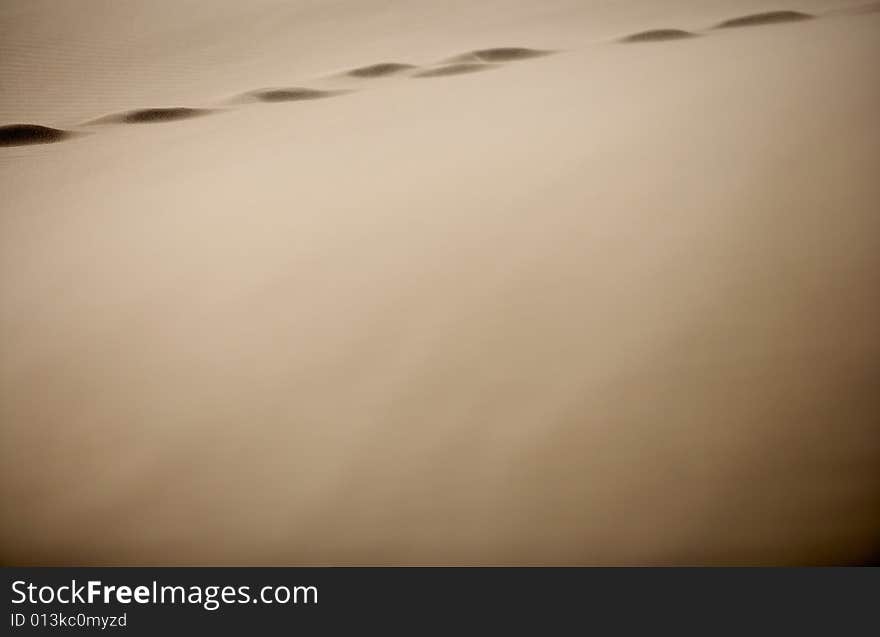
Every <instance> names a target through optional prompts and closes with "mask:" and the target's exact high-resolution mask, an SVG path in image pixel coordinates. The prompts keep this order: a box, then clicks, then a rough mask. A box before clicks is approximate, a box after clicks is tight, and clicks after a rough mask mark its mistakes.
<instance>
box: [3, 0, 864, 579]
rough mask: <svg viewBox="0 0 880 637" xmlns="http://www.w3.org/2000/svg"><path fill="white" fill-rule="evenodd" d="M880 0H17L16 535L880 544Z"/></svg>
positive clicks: (263, 545) (146, 540)
mask: <svg viewBox="0 0 880 637" xmlns="http://www.w3.org/2000/svg"><path fill="white" fill-rule="evenodd" d="M857 5H861V6H862V7H863V8H864V10H858V11H855V10H849V9H850V8H852V7H854V6H857ZM872 6H873V5H872ZM872 6H868V5H866V4H865V3H864V2H862V3H859V2H831V1H824V2H823V1H819V0H814V1H808V0H803V1H802V2H789V1H785V0H780V1H779V2H776V3H773V4H772V6H770V5H769V3H767V2H762V1H759V0H751V1H747V0H711V1H709V0H669V1H666V2H657V1H654V0H619V1H617V2H607V1H599V0H595V1H583V0H579V1H575V0H507V1H501V0H495V1H488V0H487V1H481V2H473V1H472V0H405V1H404V0H399V1H396V2H389V1H387V0H382V1H379V0H337V1H330V0H324V1H318V0H313V1H305V0H301V1H290V2H282V1H281V0H249V1H248V2H244V1H243V0H242V1H238V0H235V1H233V0H213V1H211V2H207V1H206V2H180V0H149V1H148V0H126V1H121V0H90V1H78V2H73V1H72V2H56V1H55V0H4V2H3V3H2V5H0V125H6V124H10V125H11V124H29V125H40V126H46V127H51V128H53V129H57V130H58V131H68V132H69V133H71V134H69V135H64V134H61V135H60V139H61V141H57V142H56V143H39V144H34V145H9V146H4V147H0V193H2V194H0V201H2V203H0V207H2V214H0V293H2V298H0V435H2V438H0V519H2V526H0V559H2V562H3V563H7V564H32V563H35V564H65V563H89V564H92V563H93V564H146V563H149V564H181V563H187V564H320V563H333V564H348V563H355V564H363V563H378V564H395V563H420V564H425V563H428V564H499V563H500V564H599V563H602V564H608V563H610V564H694V563H698V564H704V563H769V564H792V563H793V564H803V563H810V564H815V563H859V562H863V561H865V560H868V559H871V556H872V554H873V551H875V550H876V549H877V548H878V542H877V538H878V536H880V425H878V423H880V399H878V396H877V388H878V377H880V179H878V175H880V118H878V113H880V84H878V81H877V79H876V67H877V62H878V60H880V12H878V11H872V10H870V9H871V8H872ZM771 9H772V10H785V11H798V12H803V13H806V14H811V15H816V16H818V17H816V18H814V19H800V20H790V21H788V20H776V19H770V20H761V19H759V20H746V21H744V22H742V24H741V25H740V26H737V25H735V24H734V25H733V26H728V27H724V28H713V27H715V26H716V25H719V24H721V23H724V22H725V21H729V20H738V19H740V18H743V17H745V16H748V15H751V14H753V13H756V12H766V11H769V10H771ZM646 32H647V33H648V34H647V35H645V34H646ZM658 33H659V34H658ZM639 34H641V36H639ZM682 34H683V35H684V36H685V37H682ZM632 36H639V37H632ZM667 36H668V37H667ZM673 36H674V37H673ZM627 40H630V41H627ZM487 50H491V51H490V52H488V53H487ZM524 50H526V51H525V52H523V51H524ZM493 51H494V52H493ZM517 51H519V53H517ZM529 51H534V52H543V53H547V54H546V55H531V54H530V53H529ZM376 65H381V66H376ZM364 69H368V70H364ZM352 71H358V72H355V73H352ZM415 78H418V79H415ZM309 91H312V93H309ZM273 96H274V98H277V99H274V98H273ZM157 109H172V110H161V111H160V110H157ZM186 109H193V110H186ZM16 134H23V133H22V132H21V130H19V131H18V133H16ZM10 135H11V133H10ZM10 139H11V138H10ZM19 141H20V140H19ZM33 141H39V140H33ZM43 141H46V140H43ZM49 141H54V140H49Z"/></svg>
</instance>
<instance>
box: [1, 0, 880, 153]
mask: <svg viewBox="0 0 880 637" xmlns="http://www.w3.org/2000/svg"><path fill="white" fill-rule="evenodd" d="M876 6H877V5H868V7H865V8H857V9H855V10H850V11H849V12H848V13H861V12H863V11H865V10H872V8H873V7H876ZM831 13H832V14H833V13H840V12H839V11H838V12H831ZM816 17H818V16H816V15H812V14H808V13H803V12H800V11H767V12H761V13H755V14H748V15H745V16H740V17H736V18H731V19H728V20H725V21H723V22H721V23H719V24H717V25H715V26H714V27H712V29H729V28H738V27H754V26H764V25H775V24H784V23H791V22H802V21H805V20H810V19H813V18H816ZM696 35H697V34H696V33H693V32H689V31H685V30H682V29H675V28H664V29H651V30H648V31H641V32H637V33H634V34H630V35H627V36H623V37H621V38H619V41H620V42H624V43H648V42H666V41H674V40H686V39H690V38H692V37H695V36H696ZM553 53H554V51H546V50H536V49H530V48H526V47H495V48H488V49H477V50H474V51H469V52H466V53H461V54H457V55H455V56H452V57H450V58H448V59H446V60H444V61H443V62H442V63H440V64H439V65H435V66H433V67H428V68H424V69H420V68H419V67H418V66H417V65H414V64H407V63H400V62H380V63H374V64H369V65H367V66H363V67H358V68H355V69H351V70H349V71H346V72H345V73H343V75H344V76H347V77H351V78H360V79H370V78H373V79H375V78H384V77H391V76H400V75H405V74H409V75H410V76H411V77H413V78H435V77H448V76H454V75H464V74H471V73H477V72H481V71H488V70H492V69H493V68H497V65H498V64H501V63H507V62H516V61H520V60H529V59H533V58H540V57H543V56H546V55H552V54H553ZM346 92H349V91H322V90H319V89H312V88H306V87H293V88H286V89H285V88H281V89H258V90H253V91H247V92H245V93H243V94H242V96H240V97H244V98H245V99H248V98H250V99H256V100H258V101H263V102H295V101H303V100H312V99H320V98H326V97H333V96H335V95H344V94H345V93H346ZM212 112H215V110H214V109H210V108H191V107H170V108H169V107H163V108H155V107H151V108H143V109H136V110H132V111H127V112H124V113H115V114H110V115H106V116H103V117H100V118H97V119H95V120H91V121H90V122H89V123H125V124H134V123H159V122H169V121H177V120H182V119H190V118H193V117H199V116H203V115H208V114H210V113H212ZM27 127H32V133H30V134H25V133H23V132H22V131H24V130H25V129H26V128H27ZM40 128H45V127H40V126H39V125H35V124H11V125H7V126H5V127H4V129H8V130H6V131H3V133H4V134H2V135H0V141H2V145H4V146H16V145H28V144H47V143H54V142H60V141H63V140H65V139H69V138H70V135H69V134H64V132H61V131H59V133H57V134H47V133H46V132H43V133H37V132H36V131H37V130H38V129H40ZM14 131H18V132H14Z"/></svg>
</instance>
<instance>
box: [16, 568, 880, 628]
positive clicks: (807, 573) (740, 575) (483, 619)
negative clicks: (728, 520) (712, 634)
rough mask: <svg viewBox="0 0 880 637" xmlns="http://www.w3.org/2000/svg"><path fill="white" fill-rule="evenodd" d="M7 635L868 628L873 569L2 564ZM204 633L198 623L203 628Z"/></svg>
mask: <svg viewBox="0 0 880 637" xmlns="http://www.w3.org/2000/svg"><path fill="white" fill-rule="evenodd" d="M3 577H4V586H5V591H6V593H5V596H6V600H7V604H6V607H7V617H6V618H5V623H6V626H7V628H8V630H6V631H4V634H9V635H33V634H70V633H82V632H88V633H96V632H116V633H124V634H126V635H156V634H162V633H165V634H206V633H204V631H220V632H221V633H233V634H234V633H241V632H243V631H252V630H258V631H259V634H281V633H284V634H292V633H293V632H296V631H312V632H314V633H316V634H332V633H334V632H335V631H341V630H352V629H355V630H359V631H363V630H369V631H370V632H373V631H379V630H383V631H385V630H390V629H394V630H395V631H396V632H408V633H414V634H418V633H420V632H422V631H423V630H430V629H436V628H438V627H440V628H443V629H444V630H450V631H451V630H455V631H456V632H464V633H468V632H472V631H474V630H477V629H478V627H482V628H480V630H485V629H489V630H492V631H493V632H494V631H497V630H500V629H505V630H514V629H515V630H517V631H518V632H519V631H521V630H523V629H528V631H529V632H535V633H537V634H546V633H548V632H549V633H554V634H555V633H587V632H589V631H592V630H597V629H603V630H604V629H613V630H615V632H616V631H618V630H622V629H632V630H633V631H635V630H639V631H643V630H645V629H648V630H656V629H658V628H665V629H693V630H701V631H705V630H715V629H717V628H721V627H727V628H732V627H736V628H738V629H743V630H755V629H761V630H766V629H769V628H771V627H773V628H775V629H783V630H792V629H794V628H798V627H804V628H809V629H812V630H817V629H818V630H822V629H824V630H826V631H829V632H831V633H839V632H840V631H841V629H844V628H846V627H855V626H859V627H861V626H869V625H871V624H870V623H865V622H873V621H875V619H876V617H874V616H873V608H874V607H875V604H876V597H877V591H878V590H880V572H878V570H877V569H875V568H839V569H838V568H832V569H715V568H705V569H682V568H671V569H648V568H629V569H613V568H595V569H590V568H552V569H550V568H548V569H544V568H6V569H3ZM196 631H198V632H196Z"/></svg>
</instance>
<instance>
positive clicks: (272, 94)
mask: <svg viewBox="0 0 880 637" xmlns="http://www.w3.org/2000/svg"><path fill="white" fill-rule="evenodd" d="M347 92H348V91H320V90H318V89H313V88H300V87H293V88H273V89H264V90H260V91H251V92H250V93H248V94H247V95H248V96H250V97H252V98H255V99H258V100H260V101H261V102H301V101H305V100H320V99H324V98H326V97H333V96H334V95H342V94H343V93H347Z"/></svg>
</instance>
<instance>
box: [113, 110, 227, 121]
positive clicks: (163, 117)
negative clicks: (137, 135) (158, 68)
mask: <svg viewBox="0 0 880 637" xmlns="http://www.w3.org/2000/svg"><path fill="white" fill-rule="evenodd" d="M212 112H213V111H212V110H211V109H206V108H184V107H174V108H143V109H138V110H136V111H126V112H125V113H117V114H115V115H108V116H107V117H102V118H100V119H98V120H95V123H117V124H155V123H158V122H173V121H176V120H181V119H192V118H193V117H201V116H203V115H208V114H209V113H212Z"/></svg>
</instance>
